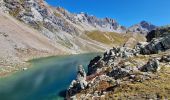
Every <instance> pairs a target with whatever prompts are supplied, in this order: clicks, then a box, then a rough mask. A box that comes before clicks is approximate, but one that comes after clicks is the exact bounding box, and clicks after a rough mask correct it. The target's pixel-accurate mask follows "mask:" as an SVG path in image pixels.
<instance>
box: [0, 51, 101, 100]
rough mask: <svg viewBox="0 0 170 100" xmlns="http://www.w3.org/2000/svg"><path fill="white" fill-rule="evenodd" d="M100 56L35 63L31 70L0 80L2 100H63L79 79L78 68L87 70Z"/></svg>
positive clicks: (54, 59)
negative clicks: (71, 84)
mask: <svg viewBox="0 0 170 100" xmlns="http://www.w3.org/2000/svg"><path fill="white" fill-rule="evenodd" d="M96 55H99V54H98V53H91V54H80V55H70V56H57V57H48V58H41V59H35V60H32V61H31V64H32V67H31V68H30V69H28V70H26V71H21V72H18V73H16V74H14V75H11V76H9V77H6V78H1V79H0V100H63V99H64V96H65V90H66V89H67V88H68V86H69V84H70V83H71V81H72V80H73V79H75V78H76V71H77V66H78V65H80V64H82V65H84V67H85V69H86V70H87V65H88V64H89V61H90V60H91V59H93V58H94V57H95V56H96Z"/></svg>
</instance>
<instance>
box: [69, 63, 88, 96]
mask: <svg viewBox="0 0 170 100" xmlns="http://www.w3.org/2000/svg"><path fill="white" fill-rule="evenodd" d="M87 85H88V83H87V81H86V72H85V70H84V68H83V66H82V65H79V66H78V71H77V79H76V80H73V81H72V82H71V84H70V86H69V88H68V91H67V96H73V95H75V94H76V93H77V92H79V91H80V90H83V89H85V88H86V87H87Z"/></svg>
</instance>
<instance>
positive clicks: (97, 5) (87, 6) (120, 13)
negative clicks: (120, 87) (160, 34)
mask: <svg viewBox="0 0 170 100" xmlns="http://www.w3.org/2000/svg"><path fill="white" fill-rule="evenodd" d="M46 1H47V2H48V3H49V4H50V5H52V6H61V7H63V8H65V9H67V10H68V11H70V12H73V13H80V12H86V13H88V14H90V15H95V16H97V17H99V18H104V17H109V18H113V19H116V20H117V21H118V22H119V23H120V24H121V25H124V26H131V25H133V24H136V23H139V22H140V21H142V20H146V21H148V22H151V23H153V24H155V25H158V26H162V25H167V24H170V0H46Z"/></svg>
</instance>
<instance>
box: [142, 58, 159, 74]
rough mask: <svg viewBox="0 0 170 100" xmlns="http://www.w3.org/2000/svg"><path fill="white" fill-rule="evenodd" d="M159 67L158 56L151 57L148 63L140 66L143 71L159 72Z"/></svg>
mask: <svg viewBox="0 0 170 100" xmlns="http://www.w3.org/2000/svg"><path fill="white" fill-rule="evenodd" d="M159 69H160V66H159V61H158V60H157V59H156V58H154V59H150V60H149V61H148V62H147V64H146V65H144V66H143V67H141V68H140V70H141V71H143V72H157V71H158V70H159Z"/></svg>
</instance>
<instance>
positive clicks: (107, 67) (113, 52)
mask: <svg viewBox="0 0 170 100" xmlns="http://www.w3.org/2000/svg"><path fill="white" fill-rule="evenodd" d="M168 33H169V32H168ZM161 34H162V33H161ZM169 40H170V37H169V35H168V34H166V35H163V36H162V35H161V38H160V37H158V38H155V39H152V40H151V41H150V42H149V43H147V44H145V43H143V44H142V43H139V44H138V45H136V47H135V48H134V49H130V48H127V47H119V48H113V49H110V50H109V51H107V52H105V53H104V54H103V56H97V57H95V58H94V59H93V60H91V61H90V63H89V65H88V72H87V76H86V80H85V81H86V82H85V83H87V85H86V87H84V88H83V89H82V88H80V89H79V90H78V92H76V91H75V88H76V87H77V86H78V85H75V86H74V87H72V85H71V87H69V88H68V90H67V97H66V99H70V98H72V99H75V100H76V99H78V100H86V99H88V100H89V99H90V100H91V99H92V100H94V99H132V100H135V99H168V98H170V97H169V94H168V91H169V89H170V86H169V85H168V82H165V81H163V80H166V81H167V80H168V79H169V78H170V75H169V74H168V73H169V72H170V69H169V66H170V59H169V58H170V56H169V52H170V51H169V49H170V47H169V46H168V45H169V42H167V41H169ZM159 43H163V44H164V45H163V46H162V47H159V46H158V47H159V48H156V47H157V45H159ZM153 44H154V45H153ZM155 45H156V47H155ZM148 46H149V49H148ZM164 46H166V47H167V49H160V48H164ZM153 48H154V50H153ZM144 51H148V52H144ZM153 51H155V52H153ZM156 51H160V52H156ZM164 76H166V77H164ZM161 81H163V82H162V83H159V82H161ZM158 84H161V85H159V88H158V87H157V85H158ZM164 86H166V89H165V88H164ZM151 88H152V89H151ZM157 88H158V89H157ZM72 91H74V92H72ZM163 91H166V92H163Z"/></svg>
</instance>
